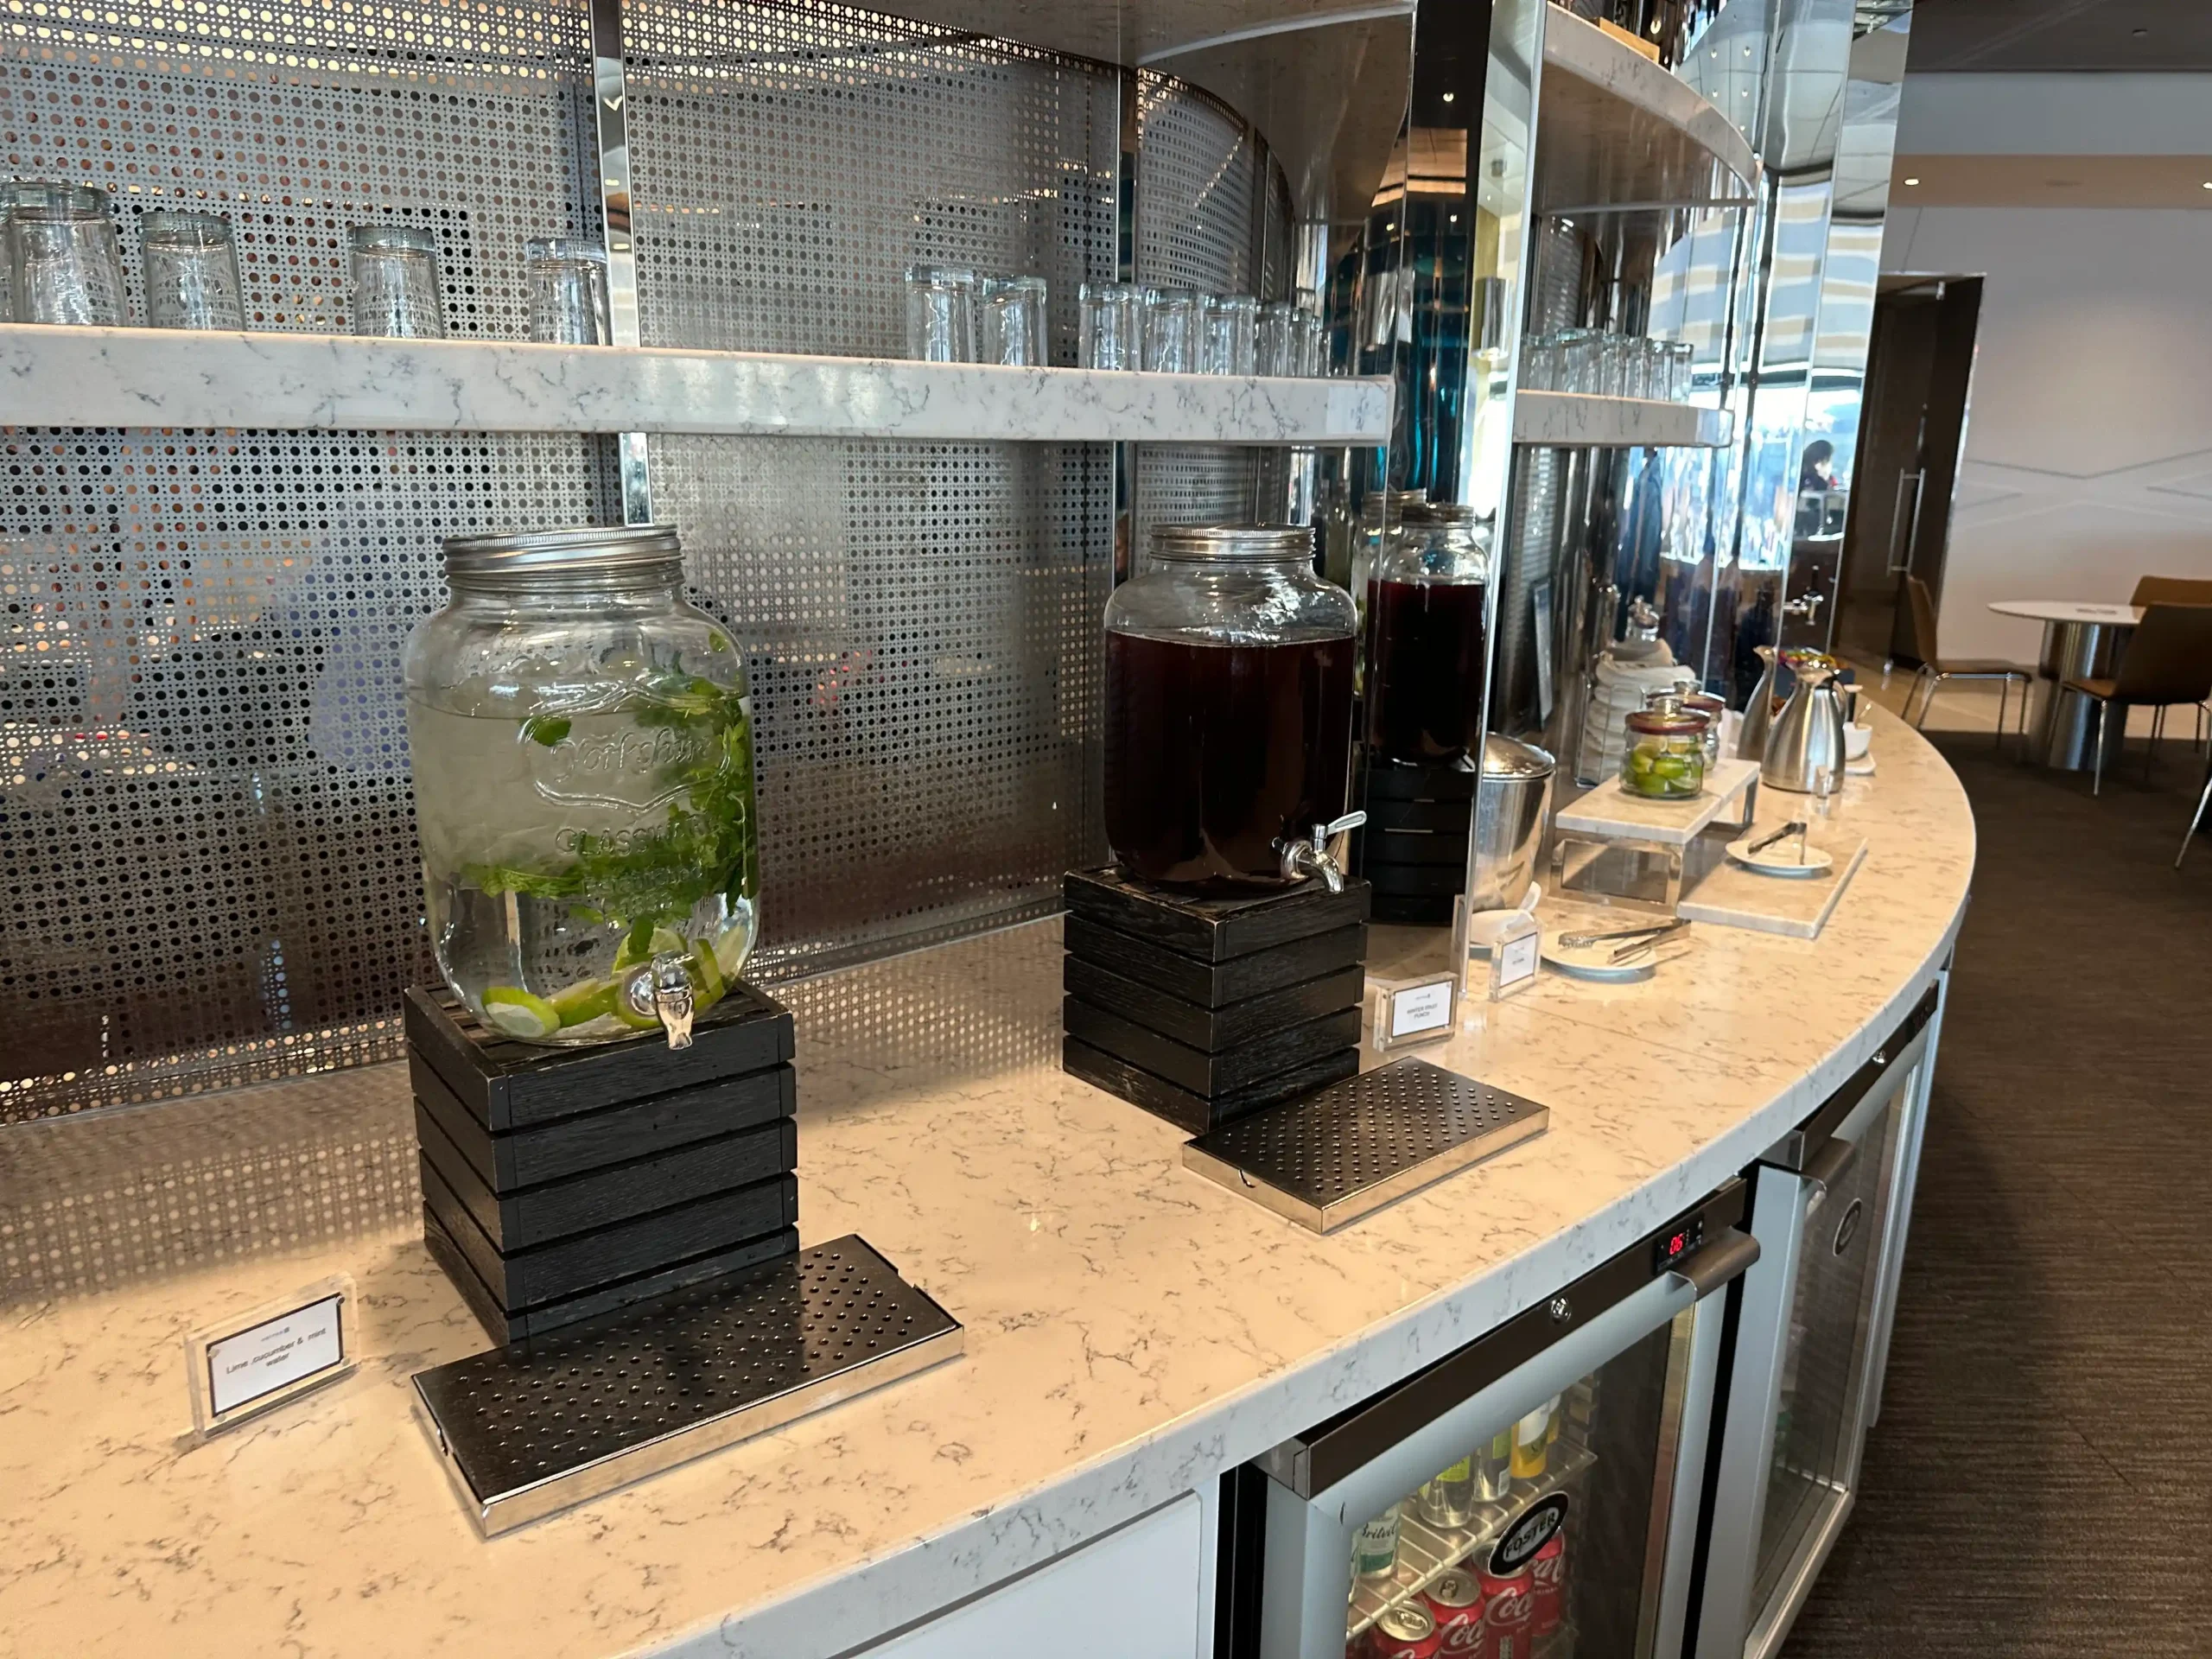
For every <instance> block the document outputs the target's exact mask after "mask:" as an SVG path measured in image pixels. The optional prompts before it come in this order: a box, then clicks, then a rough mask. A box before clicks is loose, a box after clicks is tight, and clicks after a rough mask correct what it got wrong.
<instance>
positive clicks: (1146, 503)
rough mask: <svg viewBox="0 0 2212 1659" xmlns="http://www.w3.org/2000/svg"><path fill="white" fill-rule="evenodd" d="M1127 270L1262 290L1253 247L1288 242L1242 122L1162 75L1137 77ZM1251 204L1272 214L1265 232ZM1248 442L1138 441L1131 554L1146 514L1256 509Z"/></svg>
mask: <svg viewBox="0 0 2212 1659" xmlns="http://www.w3.org/2000/svg"><path fill="white" fill-rule="evenodd" d="M1137 80H1138V102H1137V211H1136V277H1137V280H1138V281H1139V282H1141V283H1148V284H1150V285H1152V286H1154V287H1158V288H1195V289H1198V290H1199V291H1200V292H1201V293H1207V294H1259V295H1261V296H1262V298H1265V299H1274V298H1280V297H1281V291H1280V290H1278V289H1265V291H1264V292H1263V291H1262V290H1263V287H1264V283H1263V280H1262V279H1263V277H1265V276H1266V271H1265V270H1264V269H1263V264H1262V261H1263V256H1264V252H1265V250H1266V248H1267V247H1268V245H1269V244H1270V242H1272V243H1273V244H1274V245H1278V246H1281V247H1284V248H1286V249H1287V247H1288V245H1289V215H1288V212H1287V201H1288V190H1287V187H1285V188H1283V190H1282V191H1281V194H1280V195H1278V194H1276V193H1275V192H1274V191H1272V190H1268V189H1267V188H1266V187H1265V182H1264V181H1267V179H1268V175H1270V173H1272V174H1274V175H1275V176H1276V177H1279V176H1280V169H1271V168H1269V166H1268V158H1267V157H1266V156H1265V154H1264V152H1263V151H1262V149H1261V148H1260V146H1259V144H1258V143H1257V142H1256V141H1255V137H1254V135H1253V133H1252V131H1251V130H1250V129H1249V127H1248V126H1247V125H1246V124H1245V123H1244V122H1243V120H1242V119H1241V118H1239V117H1237V116H1236V114H1235V113H1234V112H1233V111H1230V110H1229V109H1228V108H1226V107H1225V106H1224V105H1221V104H1220V103H1218V102H1217V101H1216V100H1215V99H1211V98H1210V97H1208V96H1206V95H1205V93H1203V92H1198V91H1196V90H1195V89H1193V88H1192V87H1189V86H1185V85H1183V84H1182V83H1181V82H1179V81H1174V80H1171V79H1167V78H1166V77H1164V76H1161V75H1157V74H1152V73H1143V74H1140V75H1139V76H1138V78H1137ZM1262 203H1266V204H1268V206H1269V207H1273V208H1274V210H1275V211H1276V212H1277V213H1280V214H1281V223H1280V224H1279V225H1277V226H1275V228H1274V235H1273V236H1272V238H1271V237H1270V236H1269V233H1268V219H1267V217H1266V216H1265V215H1263V213H1262ZM1258 467H1259V452H1257V451H1255V450H1251V449H1237V448H1226V447H1224V446H1221V445H1215V444H1157V443H1147V444H1141V445H1139V446H1137V450H1136V466H1135V502H1134V504H1133V506H1134V512H1133V515H1132V516H1133V518H1134V521H1135V534H1136V543H1137V549H1138V551H1139V552H1140V554H1141V552H1142V550H1144V549H1146V548H1147V547H1149V546H1150V544H1151V539H1152V530H1153V527H1154V525H1155V524H1243V523H1246V522H1249V520H1251V519H1252V518H1255V516H1257V513H1258V500H1257V495H1256V490H1257V486H1258V479H1259V473H1258Z"/></svg>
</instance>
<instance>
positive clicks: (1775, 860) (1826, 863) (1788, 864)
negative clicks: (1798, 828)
mask: <svg viewBox="0 0 2212 1659" xmlns="http://www.w3.org/2000/svg"><path fill="white" fill-rule="evenodd" d="M1771 833H1772V832H1771V831H1763V832H1762V833H1761V835H1759V836H1745V837H1744V838H1743V839H1742V840H1741V841H1732V842H1729V843H1728V856H1729V857H1731V858H1732V859H1734V860H1735V861H1737V862H1738V864H1740V865H1742V866H1743V867H1744V868H1745V869H1747V870H1756V871H1758V873H1759V874H1761V875H1780V876H1788V877H1791V878H1793V879H1802V878H1804V877H1806V876H1813V875H1826V874H1827V873H1828V872H1829V871H1830V870H1832V869H1834V868H1835V855H1834V854H1833V853H1827V852H1823V851H1822V850H1821V849H1819V848H1818V847H1812V846H1808V847H1806V848H1805V849H1803V850H1804V854H1805V856H1804V858H1803V860H1802V861H1800V860H1799V859H1798V856H1797V854H1798V850H1799V849H1798V840H1797V837H1796V836H1791V837H1790V838H1789V840H1787V841H1777V842H1775V843H1774V845H1773V846H1771V847H1770V848H1768V849H1765V851H1764V852H1758V853H1754V852H1753V851H1751V843H1752V842H1755V841H1758V840H1760V839H1761V838H1762V836H1764V835H1767V834H1771Z"/></svg>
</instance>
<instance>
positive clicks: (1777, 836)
mask: <svg viewBox="0 0 2212 1659" xmlns="http://www.w3.org/2000/svg"><path fill="white" fill-rule="evenodd" d="M1807 827H1808V826H1807V824H1806V822H1805V820H1804V819H1802V818H1792V819H1790V820H1789V823H1785V824H1783V826H1782V828H1781V829H1777V830H1776V831H1775V832H1774V833H1773V834H1772V835H1770V836H1763V837H1761V838H1760V839H1759V840H1758V841H1755V842H1752V843H1751V845H1750V846H1748V847H1746V848H1745V849H1744V856H1745V858H1757V857H1758V855H1760V854H1761V853H1763V852H1764V851H1766V849H1768V848H1770V847H1771V846H1773V845H1774V843H1775V842H1777V841H1787V840H1789V837H1790V836H1796V837H1797V861H1798V862H1799V863H1800V864H1802V863H1803V862H1804V861H1805V831H1806V829H1807Z"/></svg>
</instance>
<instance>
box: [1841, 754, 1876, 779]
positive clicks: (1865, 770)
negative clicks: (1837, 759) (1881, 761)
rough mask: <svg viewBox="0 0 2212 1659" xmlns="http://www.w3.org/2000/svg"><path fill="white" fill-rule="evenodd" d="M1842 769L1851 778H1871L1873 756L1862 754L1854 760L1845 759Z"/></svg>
mask: <svg viewBox="0 0 2212 1659" xmlns="http://www.w3.org/2000/svg"><path fill="white" fill-rule="evenodd" d="M1843 769H1844V771H1845V772H1848V773H1849V774H1850V775H1851V776H1852V777H1853V778H1872V776H1873V775H1874V757H1873V756H1872V755H1871V754H1862V755H1861V756H1859V759H1858V760H1847V761H1845V762H1844V763H1843Z"/></svg>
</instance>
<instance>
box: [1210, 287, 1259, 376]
mask: <svg viewBox="0 0 2212 1659" xmlns="http://www.w3.org/2000/svg"><path fill="white" fill-rule="evenodd" d="M1259 321H1260V302H1259V301H1257V300H1255V299H1254V298H1253V297H1252V296H1250V295H1249V294H1223V295H1218V296H1214V295H1209V296H1207V298H1206V301H1205V305H1204V306H1203V307H1202V308H1200V310H1199V314H1198V372H1200V373H1201V374H1250V373H1251V372H1253V368H1254V361H1255V359H1254V353H1255V350H1256V349H1257V337H1256V334H1255V330H1256V328H1257V327H1258V326H1259Z"/></svg>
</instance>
